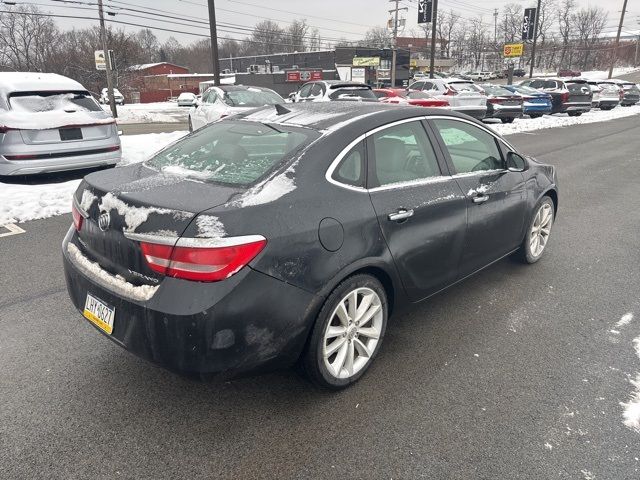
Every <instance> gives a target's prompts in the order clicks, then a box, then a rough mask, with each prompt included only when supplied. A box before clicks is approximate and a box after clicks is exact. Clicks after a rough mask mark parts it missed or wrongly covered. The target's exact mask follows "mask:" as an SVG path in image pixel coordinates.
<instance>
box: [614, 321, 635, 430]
mask: <svg viewBox="0 0 640 480" xmlns="http://www.w3.org/2000/svg"><path fill="white" fill-rule="evenodd" d="M625 317H626V318H625ZM623 319H626V320H627V321H626V323H629V322H630V321H631V320H632V319H633V314H631V313H627V314H626V315H624V316H623V317H622V318H621V319H620V321H619V322H618V323H620V322H622V321H623ZM623 325H624V324H623ZM633 348H634V349H635V351H636V355H637V356H638V358H640V337H636V338H634V339H633ZM629 381H630V382H631V385H633V387H634V389H635V390H634V391H633V392H631V398H630V399H629V401H628V402H620V405H621V406H622V407H623V408H624V411H623V412H622V417H623V418H624V424H625V425H626V426H627V427H628V428H629V429H631V430H633V431H635V432H637V433H640V373H637V374H636V378H635V380H633V379H632V380H629Z"/></svg>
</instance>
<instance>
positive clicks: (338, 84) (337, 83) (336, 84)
mask: <svg viewBox="0 0 640 480" xmlns="http://www.w3.org/2000/svg"><path fill="white" fill-rule="evenodd" d="M307 83H324V84H326V85H329V87H330V88H342V87H367V88H371V86H369V85H367V84H366V83H362V82H350V81H345V80H314V81H311V82H307ZM305 85H306V84H305Z"/></svg>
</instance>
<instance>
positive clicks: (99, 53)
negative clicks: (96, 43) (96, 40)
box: [94, 50, 107, 70]
mask: <svg viewBox="0 0 640 480" xmlns="http://www.w3.org/2000/svg"><path fill="white" fill-rule="evenodd" d="M94 57H95V60H96V70H106V69H107V59H106V58H105V57H104V50H96V51H95V52H94Z"/></svg>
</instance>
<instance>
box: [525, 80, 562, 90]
mask: <svg viewBox="0 0 640 480" xmlns="http://www.w3.org/2000/svg"><path fill="white" fill-rule="evenodd" d="M529 86H530V87H531V88H536V89H540V88H544V89H546V90H554V89H556V88H562V87H561V85H559V82H556V81H555V80H533V81H532V82H531V83H530V84H529Z"/></svg>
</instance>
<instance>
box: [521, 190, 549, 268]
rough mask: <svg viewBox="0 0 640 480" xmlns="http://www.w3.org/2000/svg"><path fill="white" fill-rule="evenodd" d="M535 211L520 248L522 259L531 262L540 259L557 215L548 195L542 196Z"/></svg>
mask: <svg viewBox="0 0 640 480" xmlns="http://www.w3.org/2000/svg"><path fill="white" fill-rule="evenodd" d="M534 212H535V213H534V214H533V219H532V220H531V222H530V223H529V226H528V228H527V234H526V235H525V237H524V240H523V242H522V245H521V246H520V250H519V254H520V257H521V259H522V260H523V261H524V262H525V263H529V264H532V263H536V262H537V261H538V260H540V258H541V257H542V254H543V253H544V250H545V248H546V246H547V244H548V243H549V236H550V235H551V227H552V226H553V220H554V216H555V208H554V205H553V200H551V198H550V197H547V196H544V197H542V200H540V203H538V206H537V207H536V209H535V210H534Z"/></svg>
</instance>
